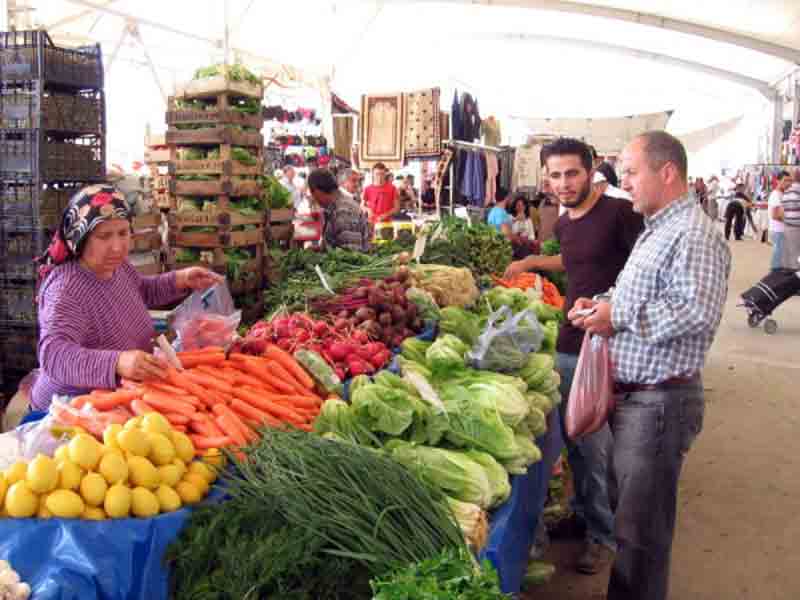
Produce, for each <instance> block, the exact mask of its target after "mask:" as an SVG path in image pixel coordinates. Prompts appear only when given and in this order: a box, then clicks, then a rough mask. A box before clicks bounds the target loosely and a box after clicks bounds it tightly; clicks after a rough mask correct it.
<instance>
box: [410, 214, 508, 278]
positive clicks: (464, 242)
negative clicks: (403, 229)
mask: <svg viewBox="0 0 800 600" xmlns="http://www.w3.org/2000/svg"><path fill="white" fill-rule="evenodd" d="M439 228H441V229H439ZM511 259H512V249H511V242H509V241H508V240H507V239H506V237H505V236H504V235H502V234H501V233H499V232H498V231H497V230H496V229H495V228H494V227H491V226H490V225H486V224H485V223H473V224H470V223H468V222H467V221H465V220H463V219H458V218H452V217H450V218H445V219H443V220H442V222H441V224H440V225H439V227H438V228H436V229H434V231H433V232H431V233H430V236H429V240H428V244H427V246H426V248H425V254H423V256H422V262H424V263H434V264H440V265H448V266H451V267H467V268H468V269H470V270H471V271H472V274H473V275H474V276H475V278H476V279H479V278H481V277H483V276H486V275H492V274H494V273H502V272H503V271H505V269H506V267H507V266H508V265H509V264H510V263H511Z"/></svg>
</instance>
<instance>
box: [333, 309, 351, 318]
mask: <svg viewBox="0 0 800 600" xmlns="http://www.w3.org/2000/svg"><path fill="white" fill-rule="evenodd" d="M336 317H337V318H339V319H349V318H350V311H349V310H340V311H339V313H338V314H337V315H336Z"/></svg>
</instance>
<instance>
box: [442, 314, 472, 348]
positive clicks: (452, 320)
mask: <svg viewBox="0 0 800 600" xmlns="http://www.w3.org/2000/svg"><path fill="white" fill-rule="evenodd" d="M439 331H440V332H441V333H450V334H452V335H454V336H456V337H457V338H458V339H460V340H461V341H462V342H464V343H465V344H466V345H467V346H469V347H470V348H471V347H472V346H474V345H475V342H477V341H478V337H480V335H481V325H480V317H478V315H476V314H474V313H471V312H468V311H466V310H464V309H463V308H458V307H457V306H448V307H446V308H443V309H442V318H441V320H440V321H439Z"/></svg>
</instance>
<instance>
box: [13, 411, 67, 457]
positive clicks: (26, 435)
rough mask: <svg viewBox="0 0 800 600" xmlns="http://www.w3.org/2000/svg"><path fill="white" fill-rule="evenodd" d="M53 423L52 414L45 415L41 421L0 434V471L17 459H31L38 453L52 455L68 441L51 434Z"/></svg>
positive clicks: (54, 422)
mask: <svg viewBox="0 0 800 600" xmlns="http://www.w3.org/2000/svg"><path fill="white" fill-rule="evenodd" d="M55 424H56V421H55V419H54V418H53V416H52V415H47V416H46V417H45V418H44V419H42V420H41V421H35V422H33V423H26V424H25V425H20V426H19V427H17V428H16V429H12V430H11V431H8V432H6V433H4V434H2V435H0V471H4V470H5V469H7V468H8V467H10V466H11V465H13V464H14V463H15V462H18V461H25V462H28V461H31V460H33V459H34V458H36V455H37V454H39V453H41V454H45V455H47V456H53V454H54V453H55V451H56V450H57V449H58V447H59V446H61V445H63V444H64V443H65V442H66V441H68V440H66V438H61V437H57V436H55V435H53V426H54V425H55Z"/></svg>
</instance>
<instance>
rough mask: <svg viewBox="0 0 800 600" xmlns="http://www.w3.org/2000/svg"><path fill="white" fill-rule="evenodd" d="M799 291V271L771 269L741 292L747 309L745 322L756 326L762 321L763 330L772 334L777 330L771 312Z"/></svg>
mask: <svg viewBox="0 0 800 600" xmlns="http://www.w3.org/2000/svg"><path fill="white" fill-rule="evenodd" d="M798 293H800V271H792V270H789V269H780V270H778V271H773V272H772V273H770V274H769V275H767V276H766V277H764V279H762V280H761V281H759V282H758V283H757V284H755V285H754V286H753V287H751V288H750V289H749V290H747V291H746V292H744V293H743V294H742V303H741V304H740V306H744V308H745V310H746V311H747V324H748V325H750V327H758V326H759V325H761V323H762V322H763V323H764V331H765V332H766V333H768V334H769V335H772V334H774V333H776V332H777V331H778V323H777V321H775V319H770V318H769V316H770V315H771V314H772V312H773V311H774V310H775V309H776V308H778V307H779V306H780V305H781V304H783V303H784V302H785V301H786V300H787V299H788V298H790V297H792V296H794V295H795V294H798Z"/></svg>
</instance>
